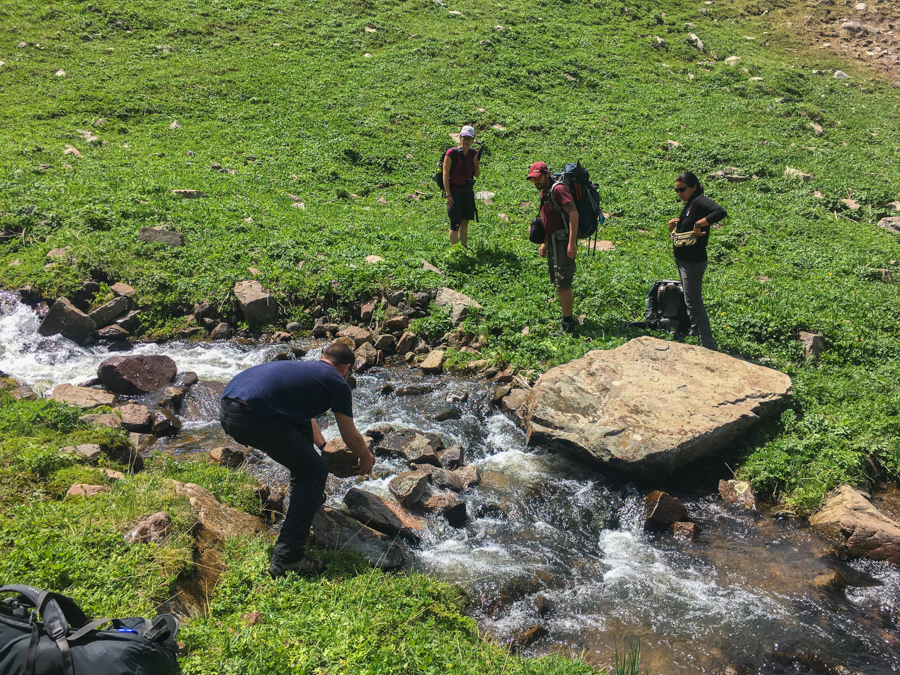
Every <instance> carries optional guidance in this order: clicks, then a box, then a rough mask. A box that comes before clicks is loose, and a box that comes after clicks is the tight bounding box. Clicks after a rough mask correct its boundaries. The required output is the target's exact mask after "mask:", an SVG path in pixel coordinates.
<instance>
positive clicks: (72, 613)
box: [0, 584, 88, 628]
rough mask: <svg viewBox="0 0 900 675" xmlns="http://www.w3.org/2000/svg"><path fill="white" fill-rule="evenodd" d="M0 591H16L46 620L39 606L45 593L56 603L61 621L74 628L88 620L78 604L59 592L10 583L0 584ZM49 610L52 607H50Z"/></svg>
mask: <svg viewBox="0 0 900 675" xmlns="http://www.w3.org/2000/svg"><path fill="white" fill-rule="evenodd" d="M0 593H18V594H19V595H21V596H22V597H23V598H25V599H26V600H27V601H28V602H29V603H30V604H31V606H32V607H34V608H35V609H37V610H38V611H39V612H40V613H41V618H42V619H43V620H44V621H46V617H44V614H43V611H42V610H41V608H40V605H41V597H42V596H43V595H46V596H47V597H50V598H52V599H53V600H54V601H55V604H56V610H57V611H58V612H59V615H60V618H61V619H62V621H63V623H68V624H69V625H70V626H72V627H74V628H80V627H81V626H83V625H84V624H86V623H87V622H88V618H87V615H86V614H85V613H84V611H83V610H82V609H81V607H79V606H78V604H77V603H76V602H75V601H74V600H72V598H70V597H68V596H66V595H61V594H60V593H53V592H51V591H42V590H40V589H38V588H35V587H34V586H26V585H25V584H10V585H8V586H0ZM50 609H51V612H52V611H53V608H50Z"/></svg>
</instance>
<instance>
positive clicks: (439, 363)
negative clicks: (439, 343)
mask: <svg viewBox="0 0 900 675" xmlns="http://www.w3.org/2000/svg"><path fill="white" fill-rule="evenodd" d="M419 368H421V369H422V372H423V373H428V374H436V373H440V372H441V371H442V370H443V369H444V350H443V349H435V350H434V351H433V352H430V353H429V354H428V356H426V357H425V360H424V361H422V363H420V364H419Z"/></svg>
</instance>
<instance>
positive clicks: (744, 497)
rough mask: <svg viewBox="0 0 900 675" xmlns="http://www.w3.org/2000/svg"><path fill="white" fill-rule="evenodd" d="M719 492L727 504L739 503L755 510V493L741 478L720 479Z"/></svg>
mask: <svg viewBox="0 0 900 675" xmlns="http://www.w3.org/2000/svg"><path fill="white" fill-rule="evenodd" d="M719 494H720V495H721V496H722V499H724V500H725V501H726V502H728V503H729V504H740V505H741V506H744V507H746V508H748V509H750V510H751V511H756V495H755V494H753V486H752V485H750V483H748V482H747V481H743V480H720V481H719Z"/></svg>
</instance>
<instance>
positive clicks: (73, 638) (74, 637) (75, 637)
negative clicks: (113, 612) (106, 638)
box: [66, 619, 112, 642]
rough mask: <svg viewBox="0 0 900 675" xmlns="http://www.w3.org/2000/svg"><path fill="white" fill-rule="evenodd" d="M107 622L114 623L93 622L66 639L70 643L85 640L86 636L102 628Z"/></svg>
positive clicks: (102, 620) (101, 620) (99, 620)
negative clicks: (99, 627)
mask: <svg viewBox="0 0 900 675" xmlns="http://www.w3.org/2000/svg"><path fill="white" fill-rule="evenodd" d="M107 621H112V619H97V620H96V621H91V622H90V623H89V624H86V625H84V626H82V627H81V628H79V629H78V630H77V631H75V632H74V633H72V634H71V635H70V636H69V637H67V638H66V639H67V640H68V641H69V642H75V641H77V640H80V639H81V638H83V637H84V636H85V635H87V634H88V633H90V632H91V631H92V630H94V629H95V628H97V627H98V626H102V625H103V624H105V623H106V622H107Z"/></svg>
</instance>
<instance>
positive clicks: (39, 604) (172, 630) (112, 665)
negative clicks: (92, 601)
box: [0, 585, 179, 675]
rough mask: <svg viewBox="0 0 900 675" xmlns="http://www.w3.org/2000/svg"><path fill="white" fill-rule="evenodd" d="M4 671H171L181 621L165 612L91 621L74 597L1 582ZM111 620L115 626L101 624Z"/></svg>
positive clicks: (22, 674)
mask: <svg viewBox="0 0 900 675" xmlns="http://www.w3.org/2000/svg"><path fill="white" fill-rule="evenodd" d="M10 593H14V594H15V595H14V596H13V597H11V598H5V599H2V600H0V673H3V675H171V674H172V673H177V672H178V671H179V668H178V659H177V658H176V656H175V651H176V646H175V634H176V633H177V631H178V620H177V619H176V618H175V617H174V616H171V615H169V614H160V615H159V616H157V617H156V618H155V619H153V621H150V620H148V619H143V618H139V617H136V618H130V619H97V620H96V621H89V620H88V618H87V616H85V613H84V612H83V611H82V610H81V608H80V607H79V606H78V605H77V604H76V603H75V601H74V600H72V598H69V597H66V596H65V595H60V594H59V593H52V592H50V591H42V590H40V589H37V588H34V587H32V586H25V585H12V586H2V587H0V594H7V595H8V594H10ZM106 623H111V627H110V628H105V629H101V628H100V626H102V625H103V624H106Z"/></svg>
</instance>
